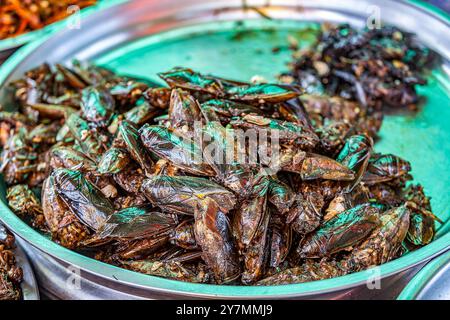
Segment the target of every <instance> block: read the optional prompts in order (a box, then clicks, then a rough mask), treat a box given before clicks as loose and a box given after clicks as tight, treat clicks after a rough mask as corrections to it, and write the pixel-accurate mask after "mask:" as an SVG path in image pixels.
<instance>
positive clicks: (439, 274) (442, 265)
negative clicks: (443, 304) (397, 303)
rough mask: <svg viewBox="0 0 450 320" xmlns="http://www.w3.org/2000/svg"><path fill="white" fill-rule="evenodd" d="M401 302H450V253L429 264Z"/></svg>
mask: <svg viewBox="0 0 450 320" xmlns="http://www.w3.org/2000/svg"><path fill="white" fill-rule="evenodd" d="M398 299H399V300H449V299H450V251H447V252H446V253H444V254H443V255H441V256H440V257H438V258H436V259H434V260H433V261H431V262H429V263H428V264H427V265H426V266H425V267H423V269H422V270H420V271H419V272H418V273H417V274H416V275H415V276H414V278H412V279H411V281H410V282H409V283H408V285H407V286H406V287H405V288H404V289H403V291H402V292H401V293H400V295H399V296H398Z"/></svg>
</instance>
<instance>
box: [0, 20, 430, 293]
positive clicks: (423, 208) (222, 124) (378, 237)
mask: <svg viewBox="0 0 450 320" xmlns="http://www.w3.org/2000/svg"><path fill="white" fill-rule="evenodd" d="M342 28H344V27H339V28H338V29H336V30H335V29H332V30H329V31H327V33H325V34H324V35H323V36H322V37H321V39H320V40H319V44H318V47H320V48H322V47H324V46H325V45H324V44H327V46H325V48H328V49H327V50H322V49H321V50H322V51H317V52H318V53H317V57H316V56H315V54H312V51H311V52H309V53H308V52H307V53H305V54H306V55H305V56H302V57H300V60H299V61H296V62H295V63H294V64H293V66H294V69H293V71H292V75H291V78H292V81H291V82H296V83H299V84H300V86H298V85H296V84H289V85H279V84H267V83H244V82H237V81H231V80H226V79H222V78H218V77H213V76H207V75H202V74H199V73H196V72H194V71H192V70H190V69H186V68H176V69H173V70H170V71H168V72H165V73H161V74H160V77H161V78H162V79H163V80H165V82H166V83H167V84H168V86H169V87H162V88H153V87H151V86H150V85H149V84H147V83H145V81H142V80H137V79H131V78H126V77H121V76H118V75H115V74H113V73H112V72H110V71H108V70H105V69H103V68H100V67H96V66H93V65H84V64H81V63H79V62H76V61H75V62H74V63H73V65H72V66H71V68H68V67H64V66H62V65H56V66H48V65H42V66H40V67H39V68H37V69H34V70H31V71H29V72H28V73H26V74H25V76H24V77H23V79H20V80H18V81H16V82H15V83H13V85H12V88H11V89H12V90H13V93H14V97H15V100H16V103H17V105H18V108H19V111H18V112H7V111H2V112H1V113H0V119H1V121H0V142H1V144H2V146H3V153H2V168H1V169H2V172H3V176H4V179H5V181H6V183H7V184H8V186H9V188H8V191H7V198H8V201H9V205H10V207H11V209H12V210H13V211H14V212H15V213H16V214H17V215H19V216H21V217H23V218H24V219H26V220H28V221H29V222H30V223H31V224H32V225H33V226H34V227H36V228H38V229H40V230H42V231H43V232H48V233H49V234H51V237H52V239H53V240H54V241H56V242H58V243H59V244H61V245H63V246H65V247H67V248H71V249H75V250H78V251H80V252H83V253H85V254H87V255H90V256H95V258H97V259H99V260H102V261H104V262H107V263H111V264H115V265H118V266H121V267H124V268H127V269H131V270H135V271H138V272H142V273H146V274H150V275H156V276H161V277H168V278H172V279H178V280H183V281H190V282H203V283H217V284H222V283H243V284H256V285H270V284H285V283H295V282H306V281H313V280H319V279H325V278H330V277H336V276H340V275H343V274H347V273H351V272H355V271H359V270H364V269H366V268H368V267H370V266H373V265H379V264H382V263H385V262H387V261H389V260H392V259H395V258H397V257H399V256H400V255H402V254H404V253H406V252H407V251H410V250H414V249H416V248H417V247H420V246H423V245H426V244H427V243H429V242H430V241H431V240H432V239H433V236H434V221H435V219H436V218H435V217H434V215H433V214H432V213H431V207H430V203H429V198H427V197H426V196H425V194H424V193H423V190H422V188H421V187H420V186H418V185H408V186H406V183H407V182H408V181H409V180H411V178H412V177H411V176H410V174H409V171H410V164H409V163H408V162H407V161H406V160H404V159H401V158H399V157H397V156H395V155H392V154H380V153H377V152H375V151H374V149H373V137H374V136H375V135H376V132H377V131H378V129H379V127H380V123H381V115H380V112H381V109H380V107H379V104H378V103H379V101H381V100H382V102H383V103H384V102H387V101H389V102H392V103H394V102H395V103H398V102H399V101H400V104H404V105H407V104H409V103H413V102H414V101H415V100H416V99H415V93H414V91H411V90H413V87H412V84H416V83H423V81H422V80H419V77H418V76H417V75H416V70H422V65H413V63H422V61H423V60H426V59H425V58H423V59H417V58H415V59H412V60H407V61H403V58H404V57H405V56H402V55H401V53H402V52H403V51H404V50H403V49H405V50H406V51H407V52H409V51H412V52H411V53H410V54H413V55H414V54H416V55H417V56H418V57H422V56H423V55H425V53H424V51H423V49H421V48H420V49H418V47H416V46H415V45H413V44H412V43H410V42H409V40H408V39H409V38H408V36H407V35H405V34H403V33H400V32H399V31H395V32H394V33H392V32H391V31H390V30H391V29H384V30H382V31H378V33H377V36H376V39H377V42H376V43H377V45H378V46H379V47H380V48H384V46H386V49H385V51H386V53H385V54H386V55H387V56H386V57H385V56H384V54H383V52H384V51H383V50H381V49H379V50H377V53H376V54H377V55H382V56H380V59H381V60H379V61H380V62H379V63H381V64H383V63H385V64H386V66H385V67H384V69H383V70H385V74H384V76H383V75H376V74H372V73H373V67H372V63H378V62H376V61H374V60H371V59H373V57H372V56H371V55H373V54H374V53H373V52H372V51H373V50H372V47H371V46H370V45H367V41H369V40H364V41H366V42H364V41H363V40H362V39H360V37H363V39H366V37H368V36H365V35H364V34H362V36H354V37H351V38H349V37H348V34H347V32H341V31H339V30H343V29H342ZM348 32H349V34H353V33H354V32H356V31H353V30H348ZM341 33H342V35H341V36H339V34H341ZM394 35H395V39H394V38H393V37H394ZM369 38H370V37H369ZM396 39H397V40H396ZM360 43H365V44H366V45H365V46H364V48H365V49H364V48H363V47H362V45H361V47H358V49H357V50H356V52H355V53H351V52H350V51H352V50H349V48H348V46H351V48H355V47H356V46H358V45H360ZM391 44H392V45H395V46H394V47H395V48H396V49H398V50H393V51H390V49H389V50H388V49H387V48H388V47H389V48H390V45H391ZM388 45H389V46H388ZM315 50H316V49H314V50H313V51H315ZM402 50H403V51H402ZM400 51H401V52H400ZM320 52H323V54H321V53H320ZM336 52H339V53H336ZM364 53H365V54H364ZM353 54H357V56H355V57H353V59H354V61H356V62H358V64H356V65H355V66H354V67H353V65H352V64H350V63H349V62H348V59H350V58H344V57H347V56H351V55H353ZM394 56H395V57H398V59H400V60H398V61H399V63H397V62H395V63H394V62H392V61H397V60H394V59H393V58H392V57H394ZM339 57H342V58H343V60H342V61H341V60H339ZM371 57H372V58H371ZM402 57H403V58H402ZM322 59H323V60H322ZM383 59H384V60H383ZM302 61H305V62H302ZM315 61H321V63H320V64H317V63H314V62H315ZM364 61H365V63H364ZM388 61H391V62H392V63H391V62H389V65H387V64H388ZM311 66H313V67H311ZM396 66H399V68H397V67H396ZM356 67H357V68H356ZM352 68H356V69H354V70H353V69H352ZM392 68H395V70H393V69H392ZM317 69H319V70H317ZM375 69H377V68H375ZM303 70H304V71H303ZM327 70H328V71H327ZM325 71H327V73H325ZM337 71H339V72H343V73H345V74H346V75H351V76H352V77H353V78H355V79H356V80H355V81H354V82H349V81H347V80H348V78H346V79H345V80H344V79H343V78H342V77H341V76H340V75H339V74H340V73H338V75H335V73H336V72H337ZM285 77H286V76H285ZM352 77H350V78H352ZM304 78H308V79H309V78H311V79H313V80H314V81H313V82H312V83H314V85H317V86H320V87H321V88H323V90H324V91H325V92H326V93H327V94H329V95H330V96H325V95H321V96H318V95H317V93H315V94H302V92H301V88H300V87H306V89H307V90H308V91H309V89H310V86H312V84H310V83H309V82H308V83H305V82H304ZM371 79H372V80H371ZM370 81H374V82H370ZM360 87H362V89H361V90H362V92H363V93H364V96H365V98H364V99H365V100H363V101H360V100H361V96H360V89H358V88H360ZM381 88H384V90H381ZM369 89H370V90H369ZM380 90H381V91H380ZM392 90H393V91H392ZM399 91H400V93H398V92H399ZM375 94H376V95H375ZM364 101H365V102H364ZM363 102H364V103H363ZM400 104H398V106H400ZM196 123H201V125H202V126H201V132H202V133H203V134H204V137H206V138H207V139H206V140H209V141H211V142H212V143H213V145H214V146H216V147H217V149H216V150H225V149H227V150H228V149H230V144H229V140H227V139H226V134H227V133H230V132H238V131H239V130H240V129H253V130H255V131H256V132H258V133H263V132H265V130H267V129H270V131H269V136H270V137H275V136H278V137H279V144H280V150H279V156H278V157H267V156H266V154H265V153H264V152H265V151H267V150H268V149H270V148H266V147H265V146H263V145H259V144H258V142H256V141H250V142H249V143H247V144H244V146H243V147H242V146H241V147H242V148H243V149H244V150H245V151H246V152H249V150H248V149H250V148H251V147H252V146H253V147H254V146H257V151H258V154H257V157H256V161H255V162H254V163H247V162H245V163H242V162H240V161H237V160H236V157H235V156H233V157H232V159H231V160H232V161H228V162H226V163H223V162H220V161H217V159H220V152H216V153H212V154H210V153H207V152H206V151H205V150H206V149H207V148H206V146H205V144H204V143H203V142H204V139H200V140H198V139H195V137H196V131H195V130H194V129H195V125H196ZM258 141H259V140H258ZM233 148H234V146H232V147H231V149H232V150H233ZM270 150H272V149H270ZM235 151H236V150H235ZM215 156H218V157H219V158H217V157H215ZM196 157H198V158H201V159H203V161H194V160H193V159H198V158H196Z"/></svg>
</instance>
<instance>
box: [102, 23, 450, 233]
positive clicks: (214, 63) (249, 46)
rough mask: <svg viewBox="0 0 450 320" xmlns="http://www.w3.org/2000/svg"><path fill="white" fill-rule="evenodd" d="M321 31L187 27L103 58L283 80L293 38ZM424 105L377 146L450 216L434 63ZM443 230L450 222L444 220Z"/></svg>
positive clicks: (128, 64) (145, 72) (449, 163)
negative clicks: (399, 160)
mask: <svg viewBox="0 0 450 320" xmlns="http://www.w3.org/2000/svg"><path fill="white" fill-rule="evenodd" d="M318 30H319V25H318V24H316V23H306V22H297V21H269V20H255V21H245V22H220V23H208V24H203V25H196V26H192V27H184V28H181V29H176V30H171V31H169V32H165V33H160V34H158V35H154V36H150V37H147V38H143V39H140V40H138V41H135V42H132V43H128V44H127V45H126V46H123V47H120V48H117V49H116V50H113V51H111V52H108V54H106V55H103V56H101V57H98V59H97V60H96V62H97V63H99V64H101V65H104V66H107V67H109V68H111V69H113V70H115V71H117V72H119V73H122V74H128V75H133V76H138V77H143V78H149V79H151V80H154V81H156V82H159V83H162V82H161V80H160V79H159V78H158V76H157V73H158V72H161V71H164V70H168V69H170V68H172V67H175V66H186V67H190V68H193V69H195V70H198V71H200V72H204V73H213V74H216V75H218V76H223V77H228V78H231V79H237V80H249V79H250V78H251V77H252V76H254V75H259V76H262V77H264V78H266V79H267V80H269V81H276V75H277V74H278V73H280V72H282V71H283V70H286V68H287V66H286V64H287V62H289V61H290V59H291V52H290V51H289V50H288V37H291V38H294V39H297V41H298V42H299V44H300V45H308V44H309V43H311V42H312V41H313V40H314V39H315V35H316V34H317V32H318ZM428 80H429V82H428V84H427V85H426V86H423V87H419V92H420V94H421V95H422V96H423V98H424V99H423V100H424V101H423V103H422V104H421V105H420V110H419V111H418V112H415V113H408V114H405V113H399V114H393V115H389V116H386V118H385V120H384V122H383V126H382V129H381V132H380V137H381V139H380V140H379V141H378V142H377V144H376V150H377V151H379V152H383V153H394V154H396V155H399V156H401V157H404V158H405V159H407V160H409V161H410V162H411V164H412V174H413V176H414V177H415V182H418V183H421V184H422V185H423V186H424V187H425V191H426V193H427V195H429V196H431V197H432V200H431V201H432V206H433V211H434V212H435V213H436V214H437V215H438V216H439V217H440V218H441V219H442V220H444V221H447V220H448V218H449V215H450V192H449V185H450V174H449V172H448V171H447V170H448V168H450V144H449V143H448V142H449V141H450V121H449V119H450V103H449V102H450V96H449V94H448V88H450V86H449V83H450V82H449V79H448V75H446V74H445V73H444V72H442V71H441V70H434V71H433V72H432V74H430V76H429V79H428ZM437 227H438V228H439V233H438V234H439V235H441V234H444V233H446V232H447V231H448V229H450V224H449V223H447V224H446V225H444V226H442V225H439V224H438V225H437Z"/></svg>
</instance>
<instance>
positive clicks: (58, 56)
mask: <svg viewBox="0 0 450 320" xmlns="http://www.w3.org/2000/svg"><path fill="white" fill-rule="evenodd" d="M175 3H176V5H175ZM261 3H265V1H248V4H249V5H253V4H255V5H260V4H261ZM300 4H301V7H299V5H298V1H287V0H284V1H283V0H280V1H276V0H275V1H271V7H268V8H265V9H264V10H268V11H270V10H272V9H273V8H276V10H273V14H274V15H275V17H279V16H280V15H282V14H284V15H285V16H286V17H289V18H291V17H292V16H295V18H298V19H305V20H319V21H322V20H331V21H333V22H343V21H347V20H351V22H354V23H358V21H359V22H360V21H361V19H362V17H365V16H366V15H367V11H366V9H367V6H368V5H378V6H380V7H382V8H384V9H383V10H386V8H391V12H392V14H393V15H394V16H391V15H390V18H389V19H394V21H390V20H386V21H387V22H388V23H391V24H392V23H395V18H396V17H395V15H397V16H398V15H399V14H407V13H413V14H415V16H416V19H419V20H420V19H424V20H422V21H427V25H425V26H424V28H422V29H421V34H419V38H420V39H421V40H422V41H424V42H425V43H426V44H427V45H430V46H431V47H433V48H434V49H435V50H437V51H438V52H439V53H441V55H443V56H444V57H445V58H447V59H449V58H450V48H449V46H450V44H448V43H446V42H445V41H444V42H436V41H435V40H436V39H437V38H436V35H435V33H434V30H433V28H436V26H438V27H439V28H441V29H445V30H448V31H447V34H448V32H450V19H449V18H448V16H446V15H445V14H442V13H441V12H439V11H437V10H435V11H433V10H431V9H430V7H426V6H424V5H422V4H420V3H419V2H416V1H414V2H407V1H393V0H382V1H375V0H371V1H369V0H364V1H361V0H346V1H333V0H315V1H301V3H300ZM240 6H241V1H240V0H228V1H221V0H219V1H211V2H208V3H205V2H204V1H200V0H190V1H183V2H182V3H179V2H176V1H174V0H168V1H161V2H159V1H155V2H151V3H150V2H146V1H134V2H130V3H123V4H119V5H118V6H113V7H110V8H108V9H106V10H104V11H101V12H96V13H94V14H92V15H90V16H88V17H86V19H85V20H83V23H84V24H85V25H87V26H89V24H90V23H93V21H95V20H96V19H99V20H101V19H105V18H106V17H110V16H114V13H117V12H121V13H124V15H122V16H119V19H118V21H111V22H105V24H104V25H103V27H102V28H101V30H97V32H99V33H100V34H103V35H108V34H109V32H110V31H111V30H109V29H108V28H111V27H113V26H114V25H115V26H116V27H117V25H119V26H120V25H122V24H124V23H125V21H126V19H129V17H128V16H127V15H126V14H125V13H127V12H128V13H129V12H132V13H134V14H137V12H141V15H138V16H139V18H140V19H141V20H139V19H137V20H135V21H133V22H130V25H133V24H138V23H143V21H144V20H146V19H155V20H154V21H159V22H162V23H161V26H159V27H160V28H158V27H155V26H154V25H153V26H152V28H153V29H152V30H153V31H152V32H159V31H161V30H163V29H164V28H166V29H167V28H171V27H172V26H173V25H174V22H175V21H177V20H180V21H184V22H183V23H185V22H186V20H187V21H188V22H190V23H192V22H204V21H208V19H227V20H229V19H232V18H233V17H235V16H233V15H232V14H230V13H233V14H234V15H236V14H238V12H241V10H240ZM218 8H228V9H229V10H224V11H223V12H224V13H223V14H219V15H217V12H218V11H217V9H218ZM158 13H160V14H158ZM271 13H272V11H271ZM293 13H295V14H293ZM249 16H250V18H255V17H257V15H256V14H255V15H254V16H251V15H248V14H247V15H246V16H245V17H247V18H248V17H249ZM122 20H123V21H122ZM183 23H181V24H183ZM408 23H409V24H410V25H408ZM411 23H412V25H411ZM416 26H417V22H416V21H412V20H411V19H406V25H399V27H401V28H403V29H406V30H410V31H414V30H412V29H414V28H415V27H416ZM147 27H149V26H147ZM135 31H136V30H135ZM128 32H131V31H130V29H126V30H124V33H128ZM442 32H444V34H445V31H444V30H442ZM139 35H141V36H142V33H140V31H136V33H135V34H134V35H133V36H135V37H139ZM70 36H73V37H74V41H75V40H78V39H80V38H79V37H77V36H76V34H75V33H74V31H73V30H64V28H60V29H59V30H55V31H53V32H52V33H51V34H50V35H47V36H45V37H43V38H42V39H39V40H37V41H35V42H33V43H31V44H29V45H27V46H26V47H24V48H22V49H20V50H19V51H18V52H16V53H15V54H14V55H13V56H12V57H10V58H9V59H8V60H7V62H6V63H5V64H4V65H3V66H2V67H1V69H0V86H3V85H5V83H7V82H8V81H10V80H11V79H13V78H14V77H16V76H17V75H19V74H21V73H23V71H25V69H27V68H28V67H29V66H30V65H32V64H37V63H39V62H40V61H42V56H41V57H39V54H41V55H42V54H43V53H45V52H47V53H48V54H49V55H48V56H46V58H47V59H48V60H50V62H52V59H55V60H65V59H67V58H68V57H69V56H70V48H68V49H67V50H65V51H64V50H63V51H62V52H61V53H57V52H54V51H55V50H53V51H52V54H50V52H51V50H52V46H54V45H55V44H57V41H58V39H61V38H63V37H70ZM120 36H121V35H119V36H118V39H116V40H117V42H113V43H110V44H109V45H110V46H111V47H114V46H115V45H118V44H120V39H121V38H120ZM122 36H123V35H122ZM86 41H92V38H90V39H87V40H86ZM103 49H105V48H103ZM64 55H68V56H64ZM0 219H1V220H2V221H3V222H4V223H5V224H6V225H7V226H8V227H9V228H10V229H11V230H13V231H14V232H15V233H16V234H17V235H18V236H19V237H21V238H23V239H24V240H25V241H27V242H28V243H30V244H31V245H33V246H34V247H36V248H38V249H39V250H41V251H43V252H46V253H48V254H50V255H51V256H53V257H55V258H57V259H59V260H62V261H64V262H66V263H68V264H71V265H75V266H77V267H79V268H80V269H82V270H85V271H86V272H89V273H91V274H94V275H96V276H98V277H101V278H105V279H109V280H114V281H117V282H119V283H121V284H124V285H127V286H130V287H135V288H141V289H148V290H154V291H159V292H165V293H182V294H185V295H191V296H196V297H246V298H264V297H272V296H277V297H299V296H305V295H310V294H320V293H327V292H332V291H336V290H343V289H346V288H351V287H354V286H357V285H361V284H364V283H366V281H367V278H368V277H369V276H370V275H371V271H370V270H369V271H363V272H358V273H354V274H350V275H346V276H342V277H338V278H333V279H327V280H321V281H315V282H309V283H301V284H290V285H283V286H267V287H252V286H247V287H246V286H218V285H207V284H192V283H185V282H180V281H174V280H168V279H163V278H158V277H153V276H148V275H143V274H139V273H136V272H132V271H128V270H124V269H121V268H118V267H115V266H112V265H108V264H105V263H102V262H99V261H96V260H93V259H90V258H87V257H85V256H82V255H80V254H78V253H76V252H73V251H70V250H68V249H65V248H63V247H61V246H59V245H57V244H56V243H53V242H52V241H50V240H49V239H47V238H45V237H43V236H42V235H40V234H39V233H38V232H36V231H35V230H33V229H32V228H31V227H29V226H28V225H26V224H25V223H24V222H23V221H21V220H20V219H19V218H18V217H17V216H15V215H14V214H13V213H12V212H11V211H10V209H9V208H8V207H7V205H6V204H5V203H4V202H3V201H2V202H1V203H0ZM449 244H450V233H448V234H444V235H442V236H441V237H439V238H438V239H436V240H435V241H433V242H432V243H431V244H429V245H428V246H426V247H423V248H421V249H419V250H417V251H415V252H412V253H410V254H408V255H405V256H403V257H401V258H399V259H396V260H394V261H392V262H389V263H387V264H384V265H382V266H380V268H379V271H380V274H381V278H385V277H387V276H390V275H392V274H395V273H398V272H401V271H403V270H405V269H408V268H411V267H413V266H415V265H418V264H420V263H422V262H424V261H426V260H428V259H430V258H432V257H434V256H436V255H438V254H439V253H441V252H443V251H444V250H445V249H446V248H448V246H449Z"/></svg>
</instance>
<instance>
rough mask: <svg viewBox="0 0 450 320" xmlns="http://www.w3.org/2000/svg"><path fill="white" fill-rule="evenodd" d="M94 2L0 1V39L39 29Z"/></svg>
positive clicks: (51, 0) (79, 0)
mask: <svg viewBox="0 0 450 320" xmlns="http://www.w3.org/2000/svg"><path fill="white" fill-rule="evenodd" d="M96 2H97V1H96V0H0V39H6V38H11V37H16V36H19V35H21V34H24V33H27V32H30V31H34V30H38V29H41V28H43V27H45V26H46V25H48V24H51V23H53V22H56V21H59V20H62V19H64V18H66V17H67V16H69V15H70V14H72V13H74V12H76V11H77V10H80V9H83V8H85V7H88V6H92V5H94V4H95V3H96Z"/></svg>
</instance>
